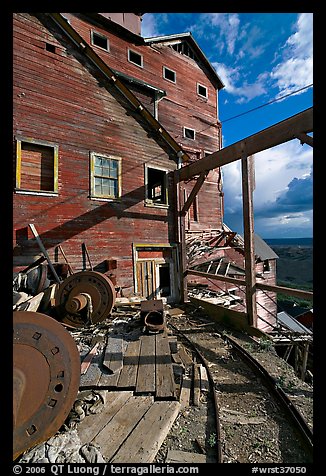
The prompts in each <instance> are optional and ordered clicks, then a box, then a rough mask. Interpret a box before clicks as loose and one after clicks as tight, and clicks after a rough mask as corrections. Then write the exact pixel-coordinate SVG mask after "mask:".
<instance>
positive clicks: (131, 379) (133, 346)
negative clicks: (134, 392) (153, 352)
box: [117, 340, 140, 388]
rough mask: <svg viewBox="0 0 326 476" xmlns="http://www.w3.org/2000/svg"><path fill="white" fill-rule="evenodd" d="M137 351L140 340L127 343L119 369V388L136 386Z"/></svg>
mask: <svg viewBox="0 0 326 476" xmlns="http://www.w3.org/2000/svg"><path fill="white" fill-rule="evenodd" d="M139 351H140V340H135V341H131V342H129V343H128V347H127V350H126V352H125V355H124V359H123V368H122V370H121V373H120V376H119V380H118V384H117V386H118V387H119V388H130V387H131V388H134V387H136V381H137V370H138V363H139Z"/></svg>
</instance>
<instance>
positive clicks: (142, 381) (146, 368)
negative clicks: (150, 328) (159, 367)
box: [136, 335, 155, 393]
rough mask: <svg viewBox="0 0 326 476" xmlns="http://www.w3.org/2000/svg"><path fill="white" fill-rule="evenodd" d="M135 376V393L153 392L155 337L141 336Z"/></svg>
mask: <svg viewBox="0 0 326 476" xmlns="http://www.w3.org/2000/svg"><path fill="white" fill-rule="evenodd" d="M140 341H141V347H140V355H139V366H138V374H137V383H136V392H137V393H144V392H150V393H154V392H155V335H149V336H146V335H143V336H141V338H140Z"/></svg>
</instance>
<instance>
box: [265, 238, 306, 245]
mask: <svg viewBox="0 0 326 476" xmlns="http://www.w3.org/2000/svg"><path fill="white" fill-rule="evenodd" d="M264 241H266V243H267V244H268V245H270V246H272V247H273V246H313V238H264Z"/></svg>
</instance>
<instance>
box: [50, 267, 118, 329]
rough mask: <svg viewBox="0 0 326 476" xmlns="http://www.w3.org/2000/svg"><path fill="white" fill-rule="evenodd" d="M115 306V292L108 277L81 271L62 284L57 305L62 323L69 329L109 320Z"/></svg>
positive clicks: (56, 301)
mask: <svg viewBox="0 0 326 476" xmlns="http://www.w3.org/2000/svg"><path fill="white" fill-rule="evenodd" d="M114 304H115V289H114V286H113V284H112V282H111V281H110V279H109V278H108V277H107V276H105V274H102V273H99V272H97V271H80V272H78V273H75V274H73V275H71V276H69V277H68V278H67V279H65V280H64V281H63V283H61V284H60V286H59V289H58V290H57V292H56V295H55V306H56V310H57V314H58V316H59V318H60V319H61V321H62V322H63V323H64V324H65V325H67V326H70V327H84V326H86V325H89V324H97V323H99V322H102V321H103V320H104V319H106V318H107V317H108V316H109V315H110V313H111V311H112V308H113V306H114Z"/></svg>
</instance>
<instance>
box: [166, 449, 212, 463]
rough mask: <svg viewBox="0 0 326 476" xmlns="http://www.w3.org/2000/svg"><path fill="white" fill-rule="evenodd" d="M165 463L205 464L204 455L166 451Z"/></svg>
mask: <svg viewBox="0 0 326 476" xmlns="http://www.w3.org/2000/svg"><path fill="white" fill-rule="evenodd" d="M165 462H166V463H206V455H204V454H200V453H190V452H189V451H179V450H168V453H167V455H166V459H165Z"/></svg>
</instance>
